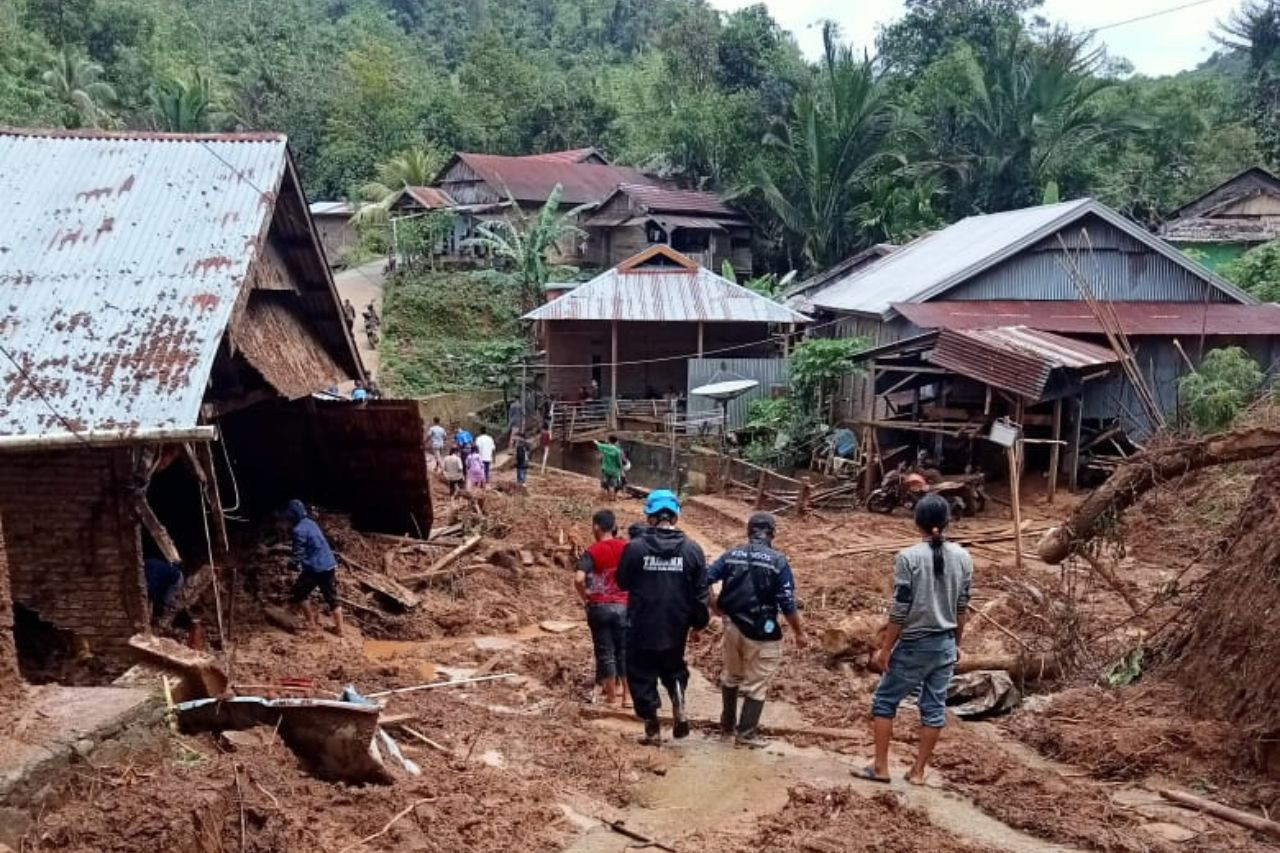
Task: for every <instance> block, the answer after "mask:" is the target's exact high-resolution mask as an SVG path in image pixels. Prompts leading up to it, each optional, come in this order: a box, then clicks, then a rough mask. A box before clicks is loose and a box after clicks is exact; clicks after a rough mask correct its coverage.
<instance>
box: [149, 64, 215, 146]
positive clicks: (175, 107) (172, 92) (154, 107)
mask: <svg viewBox="0 0 1280 853" xmlns="http://www.w3.org/2000/svg"><path fill="white" fill-rule="evenodd" d="M149 98H150V100H151V114H152V120H153V121H154V123H155V126H156V128H157V129H158V130H168V131H172V132H175V133H197V132H200V131H210V130H219V129H221V128H222V127H223V126H225V125H226V124H227V120H228V116H227V113H225V112H224V111H223V110H222V108H221V105H220V103H219V101H218V98H217V96H216V95H215V94H214V91H213V86H212V85H211V84H210V82H209V78H208V77H205V76H204V75H203V74H201V73H200V72H199V71H196V72H195V73H193V74H192V75H191V80H190V82H188V81H186V80H182V79H180V78H178V77H170V78H167V79H164V80H160V81H157V82H156V84H155V85H154V86H152V88H151V91H150V93H149Z"/></svg>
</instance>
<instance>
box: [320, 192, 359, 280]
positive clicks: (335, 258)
mask: <svg viewBox="0 0 1280 853" xmlns="http://www.w3.org/2000/svg"><path fill="white" fill-rule="evenodd" d="M310 209H311V221H312V222H314V223H315V226H316V236H317V237H318V238H320V247H321V248H323V249H324V256H325V259H326V260H328V262H329V266H331V267H336V266H340V265H341V264H342V261H343V259H344V258H345V257H346V254H347V252H349V251H351V249H352V248H353V247H354V246H355V245H356V244H357V243H359V242H360V235H359V234H357V233H356V226H355V223H354V222H353V221H352V219H351V217H352V216H354V215H355V212H356V211H355V206H354V205H352V204H351V202H349V201H313V202H312V203H311V205H310Z"/></svg>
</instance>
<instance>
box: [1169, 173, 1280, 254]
mask: <svg viewBox="0 0 1280 853" xmlns="http://www.w3.org/2000/svg"><path fill="white" fill-rule="evenodd" d="M1160 236H1162V237H1164V238H1165V239H1166V240H1168V241H1169V242H1170V243H1172V244H1173V245H1175V246H1177V247H1178V248H1179V249H1182V250H1184V251H1189V252H1191V253H1193V254H1194V255H1195V257H1196V258H1197V259H1198V260H1200V261H1201V262H1202V263H1203V264H1204V265H1205V266H1207V267H1208V268H1209V269H1212V270H1217V269H1220V268H1222V267H1223V266H1226V265H1227V264H1229V263H1231V262H1232V261H1234V260H1235V259H1236V258H1238V257H1240V256H1241V255H1243V254H1244V253H1245V252H1247V251H1249V250H1250V249H1253V248H1255V247H1257V246H1261V245H1263V244H1264V243H1269V242H1271V241H1272V240H1274V239H1276V238H1277V237H1280V178H1277V177H1276V176H1275V175H1273V174H1271V173H1270V172H1268V171H1267V170H1266V169H1264V168H1262V167H1261V166H1254V167H1252V168H1249V169H1245V170H1244V171H1243V172H1241V173H1240V174H1238V175H1236V176H1235V177H1233V178H1231V179H1229V180H1226V181H1223V182H1222V183H1221V184H1218V185H1217V186H1216V187H1214V188H1213V189H1211V190H1209V191H1208V192H1205V193H1202V194H1201V195H1199V196H1197V197H1196V198H1194V199H1192V200H1191V201H1189V202H1187V203H1186V204H1184V205H1183V206H1182V207H1180V208H1178V209H1177V210H1175V211H1173V212H1172V213H1171V214H1169V217H1168V219H1167V220H1166V221H1165V223H1164V224H1163V225H1161V226H1160Z"/></svg>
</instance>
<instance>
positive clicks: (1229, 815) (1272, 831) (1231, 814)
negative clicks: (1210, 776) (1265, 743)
mask: <svg viewBox="0 0 1280 853" xmlns="http://www.w3.org/2000/svg"><path fill="white" fill-rule="evenodd" d="M1159 794H1160V796H1162V797H1164V798H1165V799H1166V800H1169V801H1170V802H1174V803H1177V804H1178V805H1180V806H1187V807H1188V808H1192V809H1195V810H1196V811H1199V812H1204V813H1205V814H1210V815H1213V816H1214V817H1216V818H1221V819H1222V820H1225V821H1228V822H1229V823H1234V824H1235V825H1236V826H1243V827H1245V828H1246V829H1252V830H1253V831H1254V832H1258V833H1261V834H1263V835H1269V836H1271V837H1272V838H1280V823H1276V822H1275V821H1274V820H1267V819H1266V818H1264V817H1258V816H1257V815H1255V814H1251V813H1249V812H1245V811H1241V810H1240V809H1233V808H1231V807H1230V806H1224V805H1223V804H1222V803H1218V802H1214V801H1213V800H1206V799H1205V798H1204V797H1197V796H1196V795H1195V794H1188V793H1186V792H1185V791H1173V790H1170V789H1168V788H1161V789H1160V790H1159Z"/></svg>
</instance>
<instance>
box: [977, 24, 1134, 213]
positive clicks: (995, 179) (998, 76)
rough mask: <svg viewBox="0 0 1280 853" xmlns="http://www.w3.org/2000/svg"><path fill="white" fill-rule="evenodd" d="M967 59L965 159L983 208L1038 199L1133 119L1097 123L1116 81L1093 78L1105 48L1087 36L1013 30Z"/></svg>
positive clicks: (996, 208) (987, 209) (978, 200)
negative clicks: (1040, 37) (1101, 100)
mask: <svg viewBox="0 0 1280 853" xmlns="http://www.w3.org/2000/svg"><path fill="white" fill-rule="evenodd" d="M970 61H971V62H973V63H975V65H974V66H973V67H972V68H971V69H970V70H971V73H970V74H968V75H966V76H968V77H969V79H970V81H971V83H972V86H973V91H972V96H971V101H970V109H971V113H970V118H971V120H972V128H973V137H972V141H971V143H970V144H971V147H970V150H969V151H968V152H967V158H966V159H968V160H969V162H970V164H971V166H972V169H971V174H970V181H971V182H972V184H974V185H976V189H977V192H976V193H975V201H976V202H977V203H978V205H979V206H980V207H981V208H982V209H983V210H985V211H997V210H1008V209H1011V208H1015V207H1023V206H1026V205H1030V204H1035V203H1036V202H1037V201H1039V200H1041V199H1042V198H1043V197H1044V196H1045V195H1046V190H1051V189H1052V188H1051V186H1050V185H1051V184H1056V182H1057V179H1058V178H1059V177H1060V176H1061V174H1062V172H1063V170H1064V168H1065V167H1066V166H1067V165H1068V164H1070V163H1071V162H1073V161H1074V160H1076V159H1077V158H1078V157H1079V156H1080V154H1081V152H1082V151H1084V150H1085V149H1087V148H1088V147H1090V146H1091V145H1092V144H1094V143H1096V142H1097V141H1098V140H1099V139H1101V138H1102V137H1104V136H1106V135H1108V134H1111V133H1115V132H1118V131H1121V130H1124V129H1127V128H1129V127H1131V126H1132V125H1133V123H1132V122H1125V123H1120V124H1113V125H1106V124H1103V123H1102V122H1101V121H1100V119H1099V116H1098V111H1097V109H1096V103H1097V97H1098V95H1099V94H1100V93H1102V92H1103V91H1105V90H1107V89H1109V88H1111V87H1112V86H1113V85H1115V84H1114V82H1113V81H1111V80H1107V79H1104V78H1100V77H1098V76H1096V72H1097V71H1098V70H1099V65H1100V63H1101V61H1102V52H1101V51H1100V50H1089V49H1088V39H1087V38H1082V37H1079V36H1075V35H1071V34H1068V33H1056V34H1054V35H1052V36H1051V37H1050V38H1049V39H1048V40H1047V41H1045V42H1041V43H1038V42H1034V41H1032V40H1031V39H1030V38H1028V37H1027V34H1026V33H1025V32H1024V31H1023V30H1022V29H1020V28H1011V29H1009V30H1008V31H1007V32H1005V33H1004V34H1002V35H1001V37H1000V38H998V39H997V41H996V45H995V48H994V51H993V53H992V54H991V55H990V56H987V57H985V59H984V60H981V61H980V60H978V59H977V57H974V56H973V55H972V54H970ZM1049 195H1052V193H1051V192H1050V193H1049Z"/></svg>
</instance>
